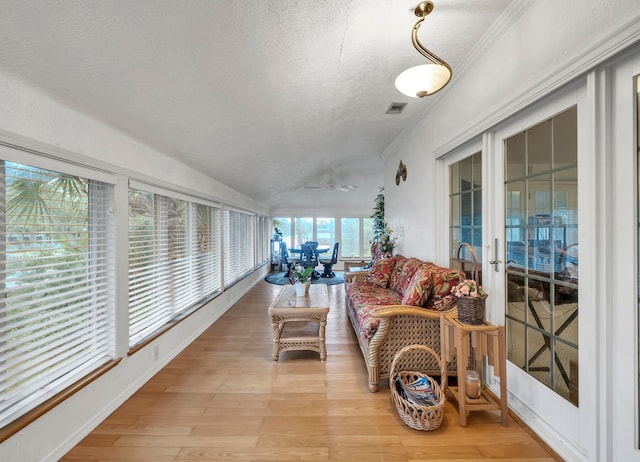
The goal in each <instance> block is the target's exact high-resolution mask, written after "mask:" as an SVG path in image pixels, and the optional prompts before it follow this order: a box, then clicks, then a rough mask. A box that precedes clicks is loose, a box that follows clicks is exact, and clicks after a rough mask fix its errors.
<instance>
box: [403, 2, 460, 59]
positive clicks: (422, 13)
mask: <svg viewBox="0 0 640 462" xmlns="http://www.w3.org/2000/svg"><path fill="white" fill-rule="evenodd" d="M432 11H433V2H422V3H420V4H418V6H416V9H415V10H414V13H415V15H416V16H418V17H419V18H420V19H418V21H417V22H416V23H415V24H414V26H413V29H412V30H411V43H412V44H413V46H414V48H415V49H416V50H418V53H420V54H421V55H422V56H424V57H425V58H427V59H428V60H429V61H431V62H433V63H435V64H440V65H441V66H444V67H446V68H447V69H449V70H451V67H449V65H448V64H447V63H446V62H445V61H444V60H443V59H441V58H440V57H438V56H437V55H435V54H434V53H432V52H431V51H429V50H428V49H427V47H425V46H424V45H423V44H422V43H420V40H419V39H418V29H420V26H421V25H422V22H423V21H424V20H425V18H426V17H427V15H428V14H429V13H431V12H432Z"/></svg>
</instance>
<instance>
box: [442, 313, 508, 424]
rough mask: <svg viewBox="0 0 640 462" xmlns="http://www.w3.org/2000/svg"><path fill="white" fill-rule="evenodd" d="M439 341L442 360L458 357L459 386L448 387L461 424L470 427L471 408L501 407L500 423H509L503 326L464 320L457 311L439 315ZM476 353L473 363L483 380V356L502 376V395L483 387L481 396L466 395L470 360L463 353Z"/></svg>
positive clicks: (446, 362) (499, 375)
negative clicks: (456, 404) (459, 317)
mask: <svg viewBox="0 0 640 462" xmlns="http://www.w3.org/2000/svg"><path fill="white" fill-rule="evenodd" d="M440 342H441V351H442V360H443V361H444V362H445V367H447V364H448V363H449V362H450V361H451V360H452V359H453V358H454V357H455V356H458V361H457V362H458V364H457V366H458V367H457V376H458V386H457V387H448V388H449V390H451V395H452V397H453V398H454V399H455V400H456V401H457V402H458V411H459V413H460V426H462V427H466V426H467V416H468V415H469V412H471V411H490V410H500V418H501V423H502V425H504V426H505V427H506V426H507V419H508V407H507V362H506V358H505V353H506V343H505V330H504V326H494V325H493V324H489V323H488V322H486V321H485V322H483V323H482V324H481V325H477V326H474V325H470V324H463V323H461V322H460V321H459V320H458V318H457V314H456V312H455V311H454V312H453V313H449V314H445V313H441V314H440ZM472 347H473V356H472V358H471V363H472V364H473V367H474V368H475V370H476V371H478V372H479V374H480V382H481V383H484V364H483V363H484V358H485V357H486V358H487V363H488V364H489V365H490V366H493V375H494V376H496V377H499V378H500V398H497V399H496V398H495V397H494V396H493V395H492V394H490V393H489V392H488V391H487V390H485V389H484V387H483V390H482V395H481V396H480V397H479V398H477V399H472V398H469V397H468V396H467V395H466V394H465V390H464V388H465V387H464V381H465V375H466V367H467V364H468V361H466V360H465V359H462V358H461V357H460V356H459V355H460V352H467V353H466V354H468V352H469V351H471V348H472ZM445 387H446V384H445Z"/></svg>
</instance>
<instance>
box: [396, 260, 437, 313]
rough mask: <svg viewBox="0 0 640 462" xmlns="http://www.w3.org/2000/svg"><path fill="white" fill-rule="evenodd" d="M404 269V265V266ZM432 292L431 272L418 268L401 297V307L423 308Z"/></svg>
mask: <svg viewBox="0 0 640 462" xmlns="http://www.w3.org/2000/svg"><path fill="white" fill-rule="evenodd" d="M405 267H406V265H405ZM432 290H433V277H432V274H431V271H429V270H427V269H424V268H419V269H418V270H416V272H415V273H414V275H413V277H412V278H411V282H410V283H409V286H408V287H407V289H406V290H405V292H404V296H403V297H402V304H403V305H413V306H424V305H425V304H426V302H427V300H428V299H429V296H430V295H431V291H432Z"/></svg>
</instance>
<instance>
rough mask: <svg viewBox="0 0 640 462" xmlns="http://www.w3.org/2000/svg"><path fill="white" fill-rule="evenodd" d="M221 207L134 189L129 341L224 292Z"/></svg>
mask: <svg viewBox="0 0 640 462" xmlns="http://www.w3.org/2000/svg"><path fill="white" fill-rule="evenodd" d="M219 235H220V209H219V208H218V207H213V206H210V205H205V204H202V203H199V202H192V201H189V200H185V199H182V198H175V197H169V196H165V195H161V194H157V193H153V192H149V191H144V190H140V189H135V188H129V344H130V346H133V345H135V344H137V343H139V342H140V341H141V340H143V339H144V338H146V337H148V336H149V335H152V334H153V333H154V332H156V331H157V330H159V329H161V328H162V327H163V326H165V325H166V324H167V323H168V322H170V321H172V320H173V319H175V318H176V317H179V316H180V315H181V314H182V313H184V312H185V311H187V310H189V309H190V308H192V307H193V306H194V305H196V304H198V303H201V302H203V301H204V300H205V299H206V298H207V297H210V296H211V295H213V294H214V293H215V292H216V291H219V290H220V287H221V284H220V258H221V255H220V253H219V251H218V249H219Z"/></svg>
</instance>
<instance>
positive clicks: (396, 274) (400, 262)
mask: <svg viewBox="0 0 640 462" xmlns="http://www.w3.org/2000/svg"><path fill="white" fill-rule="evenodd" d="M393 259H394V260H395V262H396V264H395V265H394V267H393V272H392V273H391V276H390V277H389V285H388V286H387V287H389V289H391V290H395V291H396V292H398V280H399V279H400V273H402V268H404V264H405V263H406V262H407V260H408V258H407V257H403V256H402V255H395V256H394V257H393ZM398 293H400V292H398Z"/></svg>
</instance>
